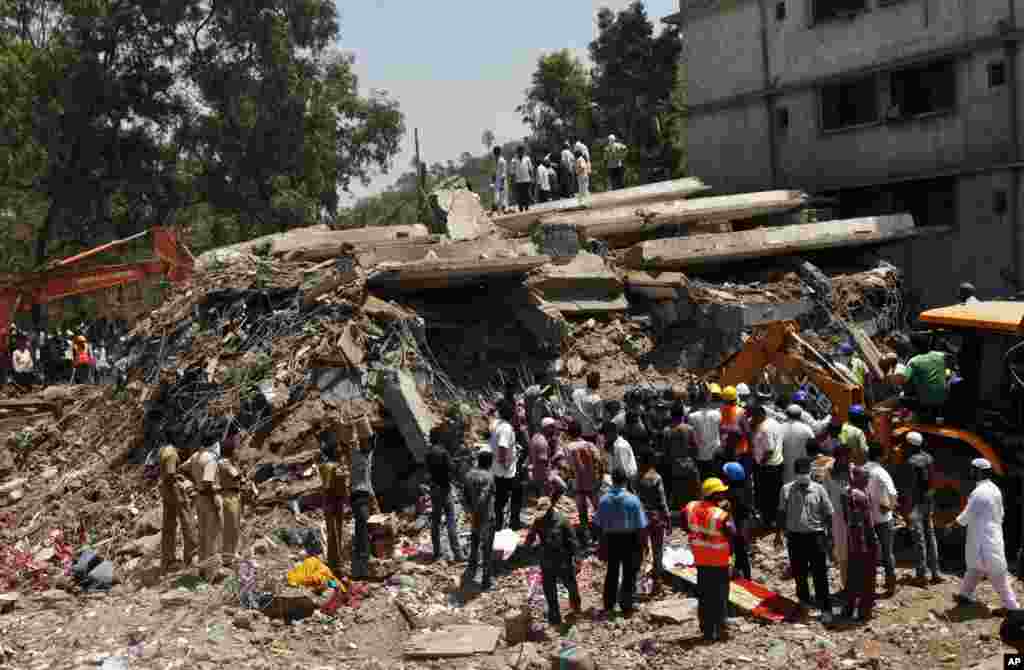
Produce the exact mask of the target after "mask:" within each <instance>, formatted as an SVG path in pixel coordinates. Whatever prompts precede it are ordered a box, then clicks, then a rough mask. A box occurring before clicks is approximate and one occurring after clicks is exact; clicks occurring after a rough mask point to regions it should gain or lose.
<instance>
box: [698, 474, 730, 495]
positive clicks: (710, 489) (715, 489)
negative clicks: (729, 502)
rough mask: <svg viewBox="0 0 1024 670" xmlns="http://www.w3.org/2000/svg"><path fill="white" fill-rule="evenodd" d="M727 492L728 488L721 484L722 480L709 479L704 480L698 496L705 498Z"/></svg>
mask: <svg viewBox="0 0 1024 670" xmlns="http://www.w3.org/2000/svg"><path fill="white" fill-rule="evenodd" d="M728 490H729V487H728V486H726V485H725V484H723V483H722V480H721V479H719V478H718V477H711V478H710V479H705V480H704V484H703V485H702V486H701V487H700V494H701V495H702V496H704V497H705V498H707V497H708V496H713V495H715V494H716V493H725V492H726V491H728Z"/></svg>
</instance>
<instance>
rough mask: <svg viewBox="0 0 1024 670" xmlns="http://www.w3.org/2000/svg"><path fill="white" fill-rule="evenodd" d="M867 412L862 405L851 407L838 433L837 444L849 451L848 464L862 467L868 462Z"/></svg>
mask: <svg viewBox="0 0 1024 670" xmlns="http://www.w3.org/2000/svg"><path fill="white" fill-rule="evenodd" d="M867 427H868V417H867V412H866V411H865V410H864V405H851V406H850V411H849V416H848V418H847V419H846V421H845V422H844V423H843V427H842V429H840V431H839V444H841V445H843V446H844V447H846V448H847V449H848V450H849V453H850V462H851V463H853V464H854V465H864V464H865V463H867V461H868V438H867V435H866V434H865V429H867Z"/></svg>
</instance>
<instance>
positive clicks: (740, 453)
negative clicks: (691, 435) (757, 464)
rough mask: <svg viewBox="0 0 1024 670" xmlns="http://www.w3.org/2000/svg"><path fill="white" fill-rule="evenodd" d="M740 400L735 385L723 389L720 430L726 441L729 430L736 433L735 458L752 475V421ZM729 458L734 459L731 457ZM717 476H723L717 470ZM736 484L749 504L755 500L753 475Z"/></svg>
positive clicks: (745, 471)
mask: <svg viewBox="0 0 1024 670" xmlns="http://www.w3.org/2000/svg"><path fill="white" fill-rule="evenodd" d="M738 402H739V392H738V391H737V390H736V387H735V386H726V387H725V388H724V389H722V409H721V410H719V411H720V412H721V415H722V419H721V423H720V430H721V431H722V435H723V436H722V441H723V442H724V439H725V437H724V436H725V433H726V432H727V431H731V432H733V433H735V434H736V436H737V439H736V454H735V460H736V461H738V462H739V464H740V465H742V466H743V471H744V473H746V474H748V475H752V474H753V470H754V461H753V458H752V456H751V454H750V421H749V420H748V419H747V413H746V411H745V410H744V409H743V408H742V407H740V406H739V404H738ZM729 460H730V461H731V460H733V459H732V458H730V459H729ZM715 476H721V473H719V472H716V473H715ZM734 486H738V487H740V488H741V489H742V490H743V491H744V494H745V495H746V502H747V504H748V505H749V504H750V503H751V502H752V500H753V494H754V482H753V477H751V476H748V477H745V478H744V479H743V481H738V482H736V483H735V484H734Z"/></svg>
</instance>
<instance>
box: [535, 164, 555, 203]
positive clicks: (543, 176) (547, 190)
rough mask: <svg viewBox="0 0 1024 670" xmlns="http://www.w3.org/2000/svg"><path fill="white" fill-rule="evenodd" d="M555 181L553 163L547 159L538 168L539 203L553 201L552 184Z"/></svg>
mask: <svg viewBox="0 0 1024 670" xmlns="http://www.w3.org/2000/svg"><path fill="white" fill-rule="evenodd" d="M554 179H555V171H554V170H552V169H551V163H550V162H549V161H548V159H547V157H545V158H544V160H542V161H541V162H540V165H538V166H537V202H548V201H549V200H551V193H552V190H551V182H552V181H553V180H554Z"/></svg>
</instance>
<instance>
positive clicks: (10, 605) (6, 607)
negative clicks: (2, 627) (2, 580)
mask: <svg viewBox="0 0 1024 670" xmlns="http://www.w3.org/2000/svg"><path fill="white" fill-rule="evenodd" d="M17 604H18V594H17V593H13V592H12V593H0V614H10V613H11V612H13V611H14V607H15V605H17Z"/></svg>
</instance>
